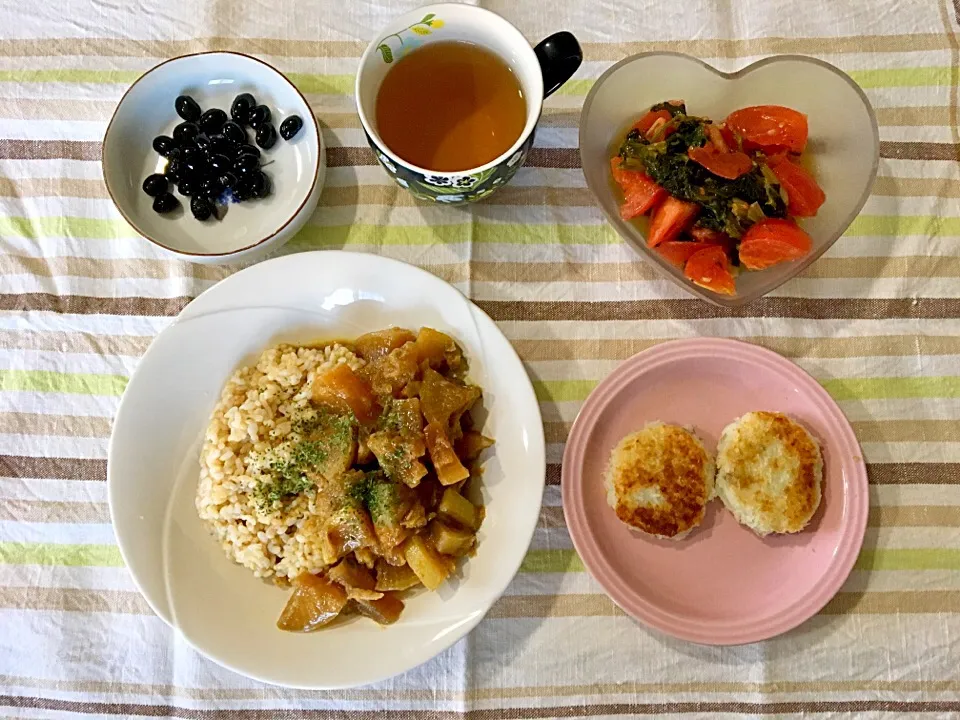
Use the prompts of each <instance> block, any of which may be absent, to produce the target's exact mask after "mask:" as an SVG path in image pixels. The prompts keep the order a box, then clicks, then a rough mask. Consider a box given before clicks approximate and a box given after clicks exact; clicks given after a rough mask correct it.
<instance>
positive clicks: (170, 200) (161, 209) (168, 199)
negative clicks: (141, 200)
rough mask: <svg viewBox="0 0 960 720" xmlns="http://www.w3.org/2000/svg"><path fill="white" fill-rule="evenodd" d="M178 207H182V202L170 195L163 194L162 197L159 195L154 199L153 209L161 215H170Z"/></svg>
mask: <svg viewBox="0 0 960 720" xmlns="http://www.w3.org/2000/svg"><path fill="white" fill-rule="evenodd" d="M178 207H180V201H179V200H177V199H176V198H175V197H174V196H173V195H171V194H170V193H163V194H162V195H157V196H156V197H155V198H154V199H153V209H154V210H155V211H156V212H158V213H160V214H161V215H162V214H164V213H168V212H170V211H171V210H176V209H177V208H178Z"/></svg>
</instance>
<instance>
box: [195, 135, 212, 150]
mask: <svg viewBox="0 0 960 720" xmlns="http://www.w3.org/2000/svg"><path fill="white" fill-rule="evenodd" d="M193 142H194V144H195V145H196V146H197V148H199V149H200V151H201V152H206V151H207V150H209V149H210V138H209V136H207V135H206V134H204V133H200V134H199V135H197V136H196V137H195V138H194V139H193Z"/></svg>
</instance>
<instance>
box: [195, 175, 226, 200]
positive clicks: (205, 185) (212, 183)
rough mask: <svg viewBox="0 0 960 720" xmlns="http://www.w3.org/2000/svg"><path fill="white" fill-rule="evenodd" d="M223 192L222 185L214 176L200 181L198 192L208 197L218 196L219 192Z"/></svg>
mask: <svg viewBox="0 0 960 720" xmlns="http://www.w3.org/2000/svg"><path fill="white" fill-rule="evenodd" d="M222 192H223V185H221V184H220V181H219V180H218V179H217V178H215V177H208V178H204V180H203V182H201V183H200V194H201V195H203V196H204V197H208V198H216V197H219V195H220V193H222Z"/></svg>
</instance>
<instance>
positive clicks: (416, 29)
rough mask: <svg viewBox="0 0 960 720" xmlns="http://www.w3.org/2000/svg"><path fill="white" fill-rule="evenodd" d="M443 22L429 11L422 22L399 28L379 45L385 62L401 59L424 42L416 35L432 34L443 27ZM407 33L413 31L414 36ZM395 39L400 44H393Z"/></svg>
mask: <svg viewBox="0 0 960 720" xmlns="http://www.w3.org/2000/svg"><path fill="white" fill-rule="evenodd" d="M443 24H444V23H443V20H441V19H440V18H438V17H437V16H436V15H434V14H433V13H427V14H426V15H424V16H423V19H422V20H421V21H420V22H415V23H413V25H409V26H408V27H405V28H404V29H403V30H398V31H397V32H395V33H391V34H390V35H387V36H386V37H385V38H383V40H381V41H380V44H379V45H377V51H378V52H379V53H380V57H381V58H383V61H384V62H385V63H387V64H389V63H392V62H393V61H394V60H399V59H400V58H402V57H403V56H404V55H406V54H407V53H409V52H411V51H412V50H415V49H416V48H418V47H420V46H421V45H422V44H423V41H422V40H420V39H419V38H417V37H416V36H417V35H419V36H420V37H424V36H426V35H430V34H432V33H433V31H434V30H439V29H440V28H442V27H443ZM407 33H413V36H410V35H407ZM404 38H406V39H404ZM394 39H396V40H397V41H399V44H396V43H394V44H393V45H391V43H393V42H394Z"/></svg>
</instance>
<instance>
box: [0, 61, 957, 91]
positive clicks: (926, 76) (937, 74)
mask: <svg viewBox="0 0 960 720" xmlns="http://www.w3.org/2000/svg"><path fill="white" fill-rule="evenodd" d="M141 75H143V73H142V72H141V71H139V70H84V69H79V68H51V69H43V70H29V69H23V70H19V69H18V70H0V82H37V83H42V82H62V83H105V84H110V83H122V84H129V83H132V82H133V81H134V80H136V79H137V78H139V77H140V76H141ZM848 75H850V77H852V78H853V79H854V80H855V81H856V82H857V84H858V85H860V87H863V88H868V89H869V88H895V87H903V88H911V87H939V86H948V87H949V86H950V85H951V84H953V82H954V81H953V77H952V73H951V68H950V67H949V66H946V67H944V66H933V67H918V68H879V69H876V70H851V71H850V72H849V73H848ZM288 77H289V78H290V80H291V81H292V82H293V83H294V84H295V85H296V86H297V87H298V88H299V89H300V90H301V91H302V92H305V93H313V94H322V95H352V94H353V89H354V81H355V76H354V75H351V74H338V75H324V74H319V73H289V74H288ZM595 82H596V80H595V79H594V78H584V79H580V80H569V81H568V82H566V83H565V84H564V85H563V87H562V88H560V90H559V91H558V92H559V94H561V95H574V96H576V95H586V94H587V93H588V92H589V91H590V88H592V87H593V85H594V83H595Z"/></svg>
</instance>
